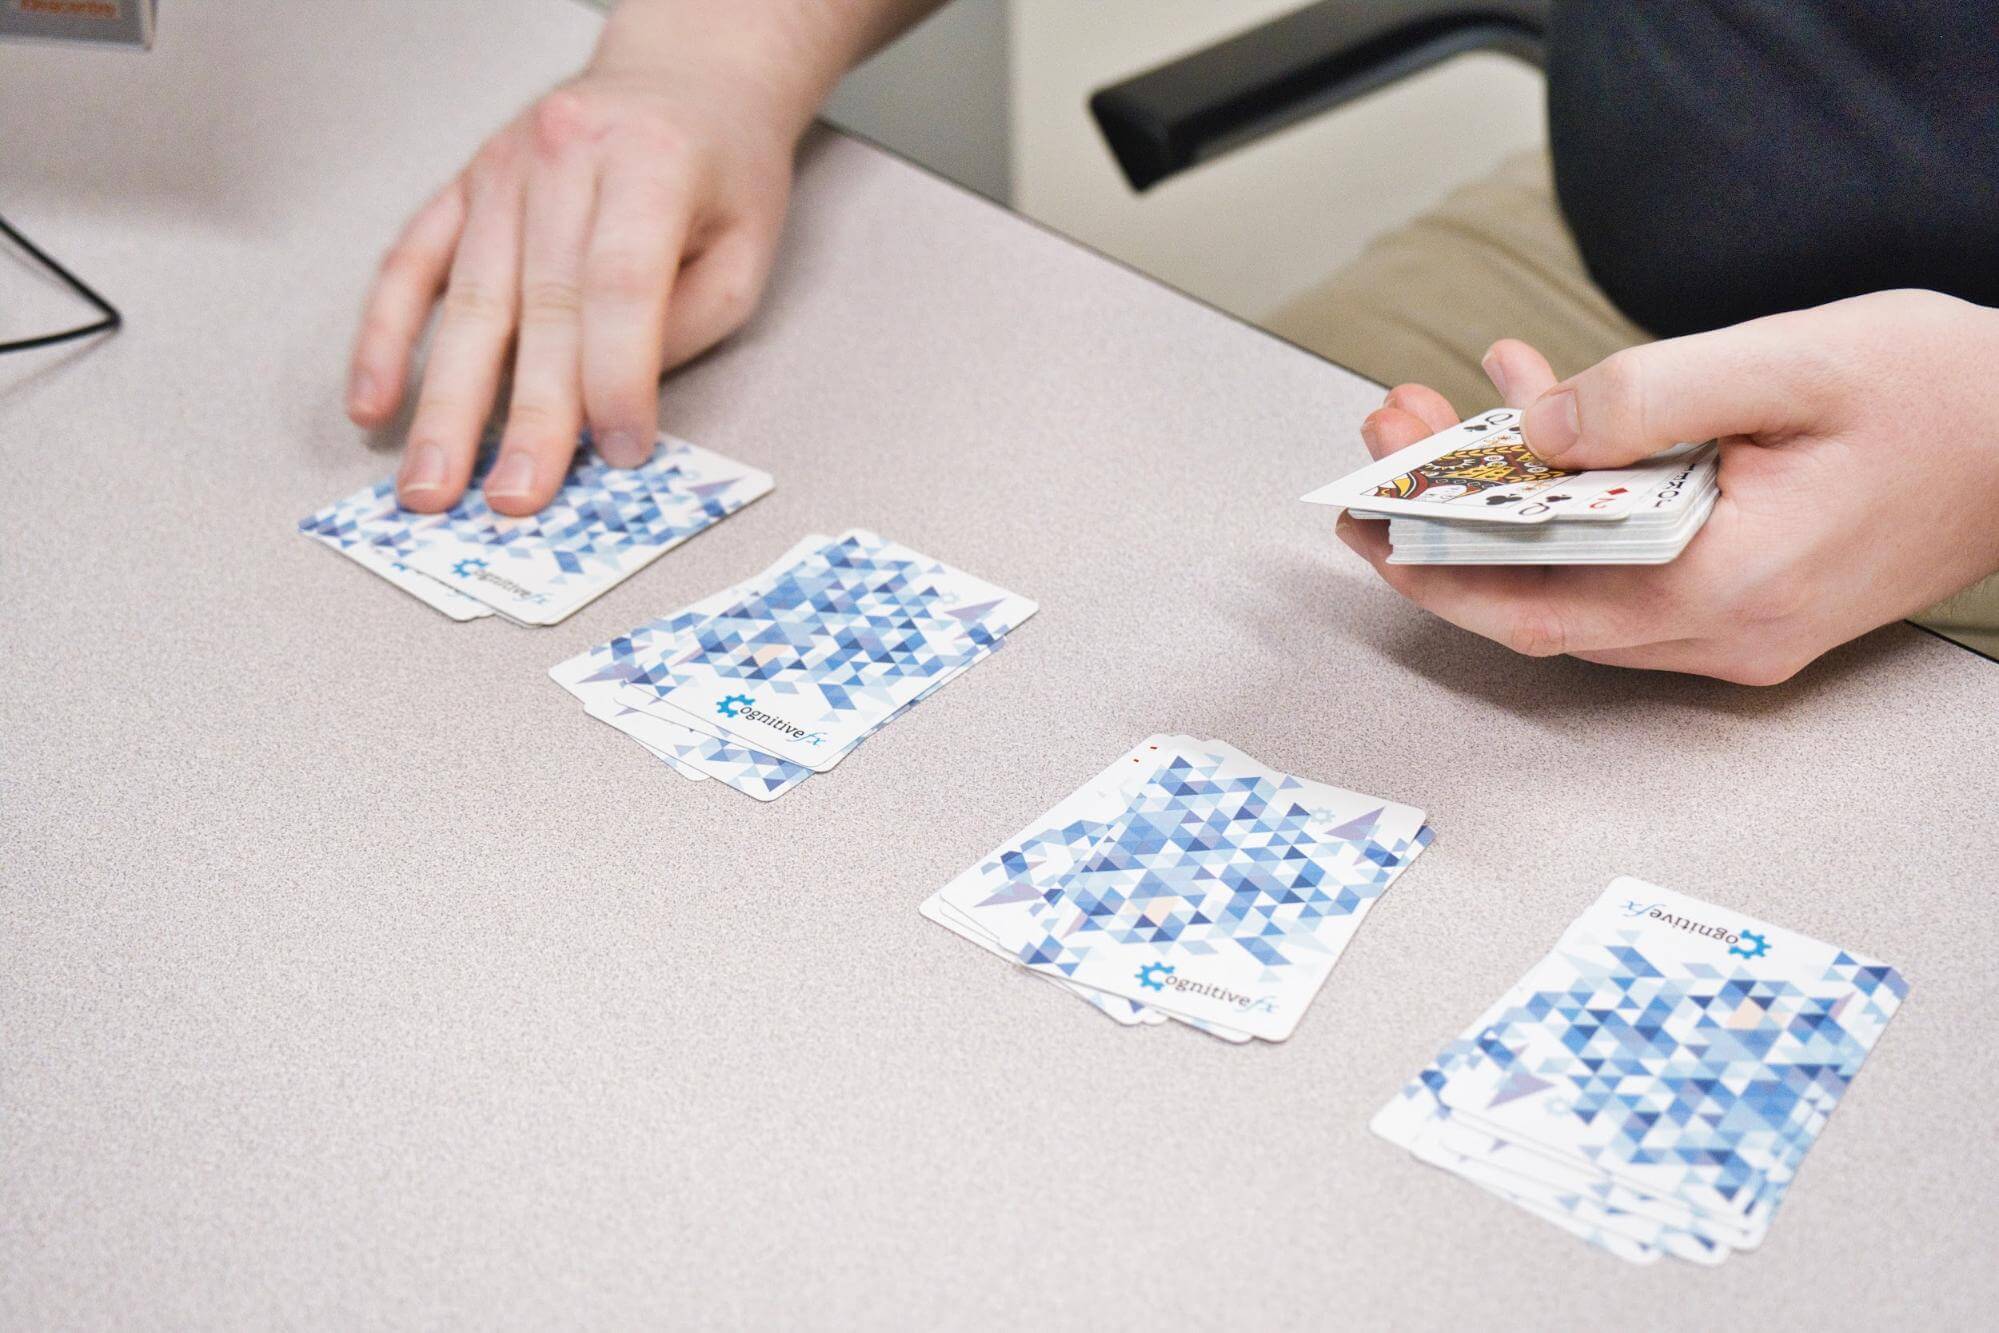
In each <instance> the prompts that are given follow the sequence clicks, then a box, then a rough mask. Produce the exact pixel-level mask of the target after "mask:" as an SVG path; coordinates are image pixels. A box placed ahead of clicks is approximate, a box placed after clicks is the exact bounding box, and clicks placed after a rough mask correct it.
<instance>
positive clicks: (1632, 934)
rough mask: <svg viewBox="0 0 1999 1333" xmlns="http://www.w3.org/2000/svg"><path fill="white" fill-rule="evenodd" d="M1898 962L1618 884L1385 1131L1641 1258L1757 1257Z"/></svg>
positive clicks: (1444, 1059) (1423, 1080)
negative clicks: (1751, 1253) (1752, 1253)
mask: <svg viewBox="0 0 1999 1333" xmlns="http://www.w3.org/2000/svg"><path fill="white" fill-rule="evenodd" d="M1907 990H1908V987H1907V984H1906V983H1905V982H1904V981H1903V980H1902V977H1901V974H1899V973H1898V972H1896V971H1895V969H1894V968H1892V967H1888V966H1886V965H1885V964H1882V963H1877V962H1874V961H1872V960H1870V959H1867V958H1864V957H1862V956H1860V955H1858V954H1853V953H1848V952H1847V951H1845V950H1843V949H1836V948H1834V947H1832V946H1831V945H1828V944H1821V943H1820V942H1819V941H1817V940H1813V939H1808V938H1806V937H1805V936H1803V935H1798V934H1794V933H1792V932H1790V931H1787V930H1782V929H1779V928H1778V927H1776V926H1772V925H1769V924H1767V923H1765V922H1761V921H1755V920H1751V919H1748V918H1745V917H1744V916H1743V915H1742V914H1741V913H1739V912H1731V911H1728V910H1727V909H1725V908H1721V907H1716V906H1714V905H1713V904H1711V903H1704V902H1700V901H1698V900H1697V899H1693V898H1689V897H1686V896H1685V895H1684V894H1679V893H1674V892H1672V891H1671V890H1668V889H1662V888H1658V887H1657V886H1655V885H1651V884H1647V883H1645V882H1644V881H1642V880H1636V879H1629V878H1625V879H1619V880H1616V881H1615V882H1613V883H1612V884H1611V886H1610V887H1609V888H1608V889H1607V890H1605V891H1604V894H1603V896H1602V897H1601V898H1599V899H1597V901H1596V903H1595V905H1594V906H1592V907H1591V908H1590V909H1589V910H1588V911H1587V912H1585V913H1584V914H1583V915H1582V916H1581V917H1579V918H1578V919H1577V920H1576V922H1575V924H1573V925H1572V926H1570V927H1569V929H1568V931H1567V933H1565V934H1564V935H1563V936H1562V938H1561V940H1560V942H1559V943H1557V944H1556V945H1555V948H1554V949H1553V951H1552V952H1550V953H1549V954H1548V956H1547V957H1545V958H1543V959H1542V960H1541V961H1540V962H1538V963H1536V964H1535V965H1534V966H1533V967H1532V968H1531V969H1529V971H1528V973H1527V975H1526V976H1524V977H1522V978H1521V979H1520V981H1519V982H1518V983H1517V984H1516V985H1515V986H1514V987H1513V989H1512V990H1511V991H1509V992H1507V994H1506V995H1505V996H1503V997H1502V998H1501V999H1500V1001H1499V1002H1498V1003H1497V1004H1495V1005H1493V1007H1492V1008H1491V1009H1489V1010H1487V1011H1486V1013H1485V1014H1484V1015H1482V1016H1481V1017H1480V1018H1479V1020H1478V1021H1477V1022H1475V1023H1473V1024H1472V1025H1471V1026H1470V1027H1469V1028H1466V1029H1465V1031H1464V1032H1463V1034H1462V1035H1460V1036H1459V1037H1458V1039H1457V1040H1456V1041H1454V1042H1452V1043H1451V1044H1450V1045H1449V1046H1447V1047H1445V1048H1444V1051H1443V1053H1442V1054H1441V1055H1439V1056H1438V1057H1437V1058H1436V1060H1435V1061H1434V1062H1433V1063H1431V1065H1430V1066H1429V1067H1428V1068H1427V1069H1425V1070H1423V1072H1422V1073H1420V1074H1418V1075H1417V1076H1416V1078H1415V1079H1414V1080H1413V1081H1412V1082H1411V1083H1410V1084H1409V1085H1408V1086H1407V1087H1405V1088H1404V1089H1403V1090H1402V1092H1401V1093H1400V1095H1398V1096H1397V1097H1396V1098H1395V1100H1394V1101H1392V1102H1390V1103H1389V1104H1388V1105H1387V1106H1386V1107H1384V1108H1382V1110H1381V1112H1380V1113H1379V1114H1378V1115H1376V1116H1375V1118H1374V1131H1375V1132H1376V1133H1377V1134H1380V1135H1381V1136H1382V1137H1383V1138H1386V1139H1388V1140H1389V1141H1390V1142H1392V1143H1395V1144H1398V1145H1400V1146H1401V1147H1404V1148H1407V1149H1408V1150H1409V1151H1410V1152H1412V1153H1413V1154H1414V1155H1415V1156H1416V1157H1417V1158H1419V1159H1420V1160H1422V1161H1425V1162H1429V1163H1431V1164H1432V1165H1435V1166H1440V1167H1442V1168H1444V1169H1445V1170H1447V1171H1452V1172H1455V1173H1456V1174H1458V1175H1461V1176H1463V1177H1464V1178H1465V1179H1467V1180H1470V1181H1472V1182H1473V1183H1474V1184H1477V1185H1480V1186H1483V1187H1484V1188H1485V1189H1487V1190H1490V1191H1491V1192H1493V1193H1494V1194H1497V1195H1498V1196H1499V1197H1500V1198H1502V1199H1505V1200H1507V1201H1508V1202H1510V1203H1514V1204H1517V1205H1518V1206H1520V1207H1521V1208H1523V1209H1525V1210H1526V1211H1528V1212H1530V1213H1533V1214H1534V1215H1535V1216H1537V1217H1541V1218H1545V1219H1547V1220H1548V1221H1550V1222H1554V1223H1556V1224H1557V1225H1559V1226H1561V1227H1563V1228H1565V1229H1567V1230H1569V1231H1572V1232H1574V1233H1575V1234H1576V1235H1578V1236H1581V1237H1583V1238H1584V1239H1586V1240H1588V1241H1590V1242H1592V1243H1593V1244H1596V1245H1598V1246H1601V1247H1602V1248H1604V1249H1606V1250H1609V1251H1610V1252H1612V1253H1613V1254H1617V1255H1619V1256H1621V1257H1623V1258H1625V1259H1629V1260H1632V1261H1633V1262H1637V1263H1647V1262H1651V1261H1652V1260H1655V1259H1657V1258H1658V1257H1659V1256H1660V1255H1661V1254H1670V1255H1674V1256H1676V1257H1678V1258H1681V1259H1686V1260H1690V1261H1692V1262H1695V1263H1703V1264H1714V1263H1720V1262H1721V1261H1722V1260H1723V1259H1724V1258H1726V1257H1727V1256H1728V1254H1729V1253H1730V1252H1731V1251H1733V1250H1744V1249H1750V1248H1753V1247H1754V1246H1756V1245H1757V1244H1759V1243H1760V1242H1761V1241H1762V1239H1763V1235H1764V1232H1765V1231H1766V1230H1768V1228H1769V1225H1770V1217H1771V1215H1772V1214H1773V1213H1774V1212H1775V1211H1776V1210H1777V1205H1778V1204H1779V1203H1781V1202H1782V1201H1783V1198H1784V1191H1785V1190H1786V1189H1787V1188H1788V1187H1789V1186H1790V1183H1791V1180H1792V1177H1793V1176H1794V1175H1795V1174H1796V1172H1797V1169H1798V1163H1799V1162H1800V1161H1801V1160H1802V1159H1803V1157H1804V1155H1805V1152H1806V1150H1807V1149H1808V1148H1810V1147H1811V1146H1812V1142H1813V1140H1815V1139H1816V1138H1817V1137H1818V1134H1819V1131H1820V1130H1821V1129H1823V1128H1824V1127H1825V1123H1826V1118H1827V1117H1828V1116H1829V1115H1830V1114H1831V1113H1832V1110H1833V1107H1834V1106H1836V1105H1837V1104H1838V1102H1839V1099H1840V1096H1841V1094H1842V1093H1844V1092H1845V1091H1846V1088H1847V1085H1848V1084H1849V1083H1851V1082H1852V1080H1853V1077H1854V1075H1855V1074H1856V1073H1858V1072H1859V1070H1860V1066H1861V1063H1862V1062H1863V1061H1864V1060H1865V1059H1866V1058H1867V1053H1868V1052H1869V1051H1870V1050H1871V1049H1873V1046H1874V1043H1875V1040H1876V1039H1877V1038H1879V1037H1880V1035H1881V1030H1882V1029H1883V1028H1884V1027H1885V1026H1886V1025H1887V1023H1888V1020H1889V1019H1890V1018H1891V1017H1893V1016H1894V1013H1895V1009H1896V1007H1897V1006H1898V1005H1899V1004H1900V1003H1901V1000H1902V997H1903V995H1904V994H1906V993H1907Z"/></svg>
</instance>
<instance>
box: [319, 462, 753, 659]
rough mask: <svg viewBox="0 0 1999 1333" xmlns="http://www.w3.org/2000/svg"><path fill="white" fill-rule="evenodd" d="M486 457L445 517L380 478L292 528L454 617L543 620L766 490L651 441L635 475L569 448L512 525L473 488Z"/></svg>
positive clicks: (562, 614) (725, 467)
mask: <svg viewBox="0 0 1999 1333" xmlns="http://www.w3.org/2000/svg"><path fill="white" fill-rule="evenodd" d="M491 461H492V450H491V448H490V442H489V447H488V448H487V449H486V450H485V451H483V453H482V456H481V459H480V465H479V467H478V468H477V469H475V471H474V473H473V476H472V483H471V485H470V486H469V487H468V488H467V489H466V492H465V496H464V498H463V499H461V500H460V501H459V502H458V503H457V504H456V505H455V506H453V507H452V508H451V509H449V510H447V511H445V512H444V513H441V514H417V513H412V512H411V511H409V510H407V509H403V508H401V507H400V506H399V505H397V503H396V489H395V482H394V480H393V479H390V480H384V481H381V482H378V483H376V484H375V485H373V486H369V487H366V488H364V489H362V490H360V491H356V492H355V493H354V494H353V495H350V496H348V497H347V498H346V499H344V500H340V501H337V502H335V503H333V504H330V505H328V506H327V507H326V508H324V509H322V510H320V511H319V512H318V513H316V514H313V515H311V516H309V517H307V518H303V519H300V520H299V525H298V526H299V531H301V532H303V533H305V534H306V535H307V536H308V537H312V538H314V539H316V540H318V541H320V542H323V543H325V544H326V545H328V546H330V547H332V548H333V549H334V550H336V551H339V552H340V553H341V554H342V555H345V556H347V557H348V558H349V559H351V560H353V561H355V562H356V563H357V564H359V565H361V566H362V567H363V568H365V569H370V570H373V571H374V572H375V573H377V574H379V575H381V576H382V577H383V578H384V579H386V580H388V581H389V582H390V583H392V584H394V585H395V586H396V587H398V588H401V589H402V590H403V591H404V592H407V593H409V594H411V595H412V596H414V597H416V598H417V599H418V600H419V601H421V602H423V603H424V604H425V605H427V606H430V607H432V608H434V609H436V610H438V611H442V612H443V613H444V614H445V615H447V616H450V617H451V618H452V619H453V620H474V619H478V618H480V617H482V616H490V615H492V614H494V613H495V612H498V613H499V614H500V615H502V616H504V617H506V618H507V619H508V620H511V621H513V622H515V623H516V624H520V625H553V624H555V623H557V622H558V621H561V620H563V619H565V618H566V617H568V616H569V615H571V614H572V613H574V612H575V611H576V610H577V609H578V608H579V607H582V606H583V605H585V604H586V603H588V602H590V601H593V600H594V599H596V598H597V597H598V596H600V595H602V594H603V593H605V592H607V591H609V590H610V589H612V588H614V587H616V586H617V585H618V584H620V583H622V582H624V581H625V580H626V579H628V578H630V577H631V576H632V575H633V574H636V573H637V572H638V571H639V570H641V569H643V568H645V566H647V565H649V564H651V563H652V562H653V561H654V560H656V559H658V558H659V557H660V556H662V555H664V554H665V553H666V552H667V551H669V550H671V549H673V548H674V547H676V546H678V545H680V543H682V542H684V541H686V540H687V539H688V538H689V537H692V536H693V535H694V534H695V533H697V532H700V531H701V530H702V529H704V528H706V527H709V526H710V525H711V524H713V523H715V522H717V521H718V520H720V519H723V518H726V517H727V516H729V515H730V514H733V513H735V512H736V510H738V509H741V508H742V507H743V506H744V505H746V504H748V503H749V502H750V501H752V500H755V499H757V498H759V497H760V496H762V495H765V494H767V493H768V492H769V491H770V488H771V479H770V474H769V473H766V472H759V471H757V470H756V469H755V468H753V467H748V466H746V465H744V464H742V463H738V462H736V461H735V460H733V459H729V458H724V457H722V456H721V455H720V454H715V453H710V452H709V451H708V450H706V449H702V448H698V447H697V446H695V445H692V444H688V443H687V442H686V441H684V440H676V439H672V438H670V437H667V436H661V437H660V441H659V443H658V445H657V446H656V448H655V449H654V451H653V456H652V458H651V459H649V460H648V461H647V462H646V463H644V464H643V465H642V466H639V467H635V468H614V467H611V466H610V465H608V464H606V463H604V462H601V461H599V460H598V459H597V458H596V457H595V456H594V455H592V454H591V453H590V452H589V450H588V449H587V448H585V449H581V450H579V451H578V453H577V456H576V461H575V462H574V464H573V465H572V466H571V467H570V470H569V475H568V477H567V478H566V479H565V480H564V481H563V484H562V489H561V490H560V491H558V492H557V493H556V495H555V498H554V499H552V500H550V501H549V503H548V506H547V507H546V508H544V509H543V510H542V511H541V512H540V513H538V514H530V515H528V516H526V517H524V518H511V517H508V516H507V515H505V514H499V513H495V512H494V511H493V510H492V509H491V508H490V507H489V506H488V505H487V504H486V500H485V497H484V496H483V495H481V494H480V493H479V482H480V480H481V479H482V478H483V476H484V474H485V471H486V468H487V467H488V466H490V464H491Z"/></svg>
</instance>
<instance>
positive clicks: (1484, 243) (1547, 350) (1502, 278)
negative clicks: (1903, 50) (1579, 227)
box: [1264, 152, 1999, 656]
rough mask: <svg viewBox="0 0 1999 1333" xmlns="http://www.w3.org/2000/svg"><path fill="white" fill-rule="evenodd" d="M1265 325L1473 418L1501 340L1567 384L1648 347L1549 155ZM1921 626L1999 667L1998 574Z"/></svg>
mask: <svg viewBox="0 0 1999 1333" xmlns="http://www.w3.org/2000/svg"><path fill="white" fill-rule="evenodd" d="M1264 323H1265V325H1266V326H1267V327H1269V328H1270V330H1271V331H1272V332H1274V333H1276V334H1278V335H1280V336H1281V337H1284V338H1288V339H1290V340H1291V341H1292V342H1295V343H1298V344H1299V345H1300V346H1303V347H1308V348H1310V349H1311V350H1312V351H1314V352H1317V353H1318V354H1319V355H1321V356H1324V357H1326V358H1328V359H1329V360H1332V361H1337V362H1338V363H1339V364H1341V365H1343V366H1346V367H1348V368H1349V369H1352V370H1356V371H1359V372H1360V373H1361V374H1363V375H1366V376H1367V377H1368V378H1370V379H1373V380H1376V381H1378V382H1380V383H1382V384H1398V383H1402V382H1405V381H1409V380H1415V381H1417V382H1419V383H1422V384H1427V385H1429V386H1431V387H1432V388H1434V389H1436V390H1438V391H1439V392H1441V393H1442V394H1443V395H1444V396H1445V397H1446V398H1448V399H1450V400H1451V405H1452V406H1454V407H1455V408H1457V409H1458V411H1459V412H1460V413H1462V414H1464V415H1467V416H1469V415H1470V414H1472V413H1474V412H1479V411H1483V410H1484V409H1486V408H1489V407H1494V406H1497V405H1498V402H1499V395H1498V394H1497V393H1495V392H1494V390H1493V388H1492V386H1491V384H1490V383H1488V382H1487V380H1486V378H1485V374H1484V372H1483V371H1481V370H1480V369H1479V364H1478V363H1479V358H1480V357H1481V356H1483V355H1484V354H1485V349H1486V348H1488V347H1490V346H1491V345H1492V344H1493V343H1494V342H1496V341H1497V340H1498V339H1500V338H1520V339H1524V340H1525V341H1527V342H1529V343H1532V344H1533V345H1534V346H1535V347H1537V348H1539V349H1540V350H1541V353H1542V355H1544V356H1546V357H1547V358H1548V361H1549V363H1550V364H1551V365H1553V366H1554V368H1555V373H1556V374H1557V375H1561V376H1569V375H1573V374H1575V373H1576V372H1578V371H1581V370H1585V369H1587V368H1588V367H1590V366H1592V365H1595V364H1596V363H1597V362H1598V361H1601V360H1602V359H1603V358H1604V357H1606V356H1609V355H1610V354H1611V353H1612V352H1615V351H1617V350H1618V349H1619V348H1623V347H1630V346H1633V345H1634V344H1637V343H1642V342H1649V341H1651V335H1649V334H1647V333H1646V332H1645V331H1644V330H1643V329H1641V328H1639V327H1638V326H1637V325H1636V324H1633V323H1632V322H1631V321H1630V320H1628V319H1626V318H1625V317H1624V316H1623V315H1621V314H1619V313H1618V311H1617V308H1616V307H1615V306H1613V305H1612V304H1611V303H1610V299H1609V298H1608V297H1606V296H1605V295H1604V294H1603V293H1602V292H1600V291H1598V290H1597V288H1596V284H1595V283H1593V282H1591V281H1590V278H1589V274H1588V272H1587V271H1586V270H1585V269H1584V268H1583V261H1582V256H1581V254H1579V253H1578V252H1577V250H1576V246H1575V242H1574V241H1573V240H1572V239H1571V238H1570V236H1569V232H1568V228H1567V227H1566V226H1565V225H1564V224H1563V222H1562V217H1561V213H1560V211H1559V210H1558V209H1557V207H1556V204H1555V190H1554V181H1553V177H1552V174H1551V171H1550V168H1549V165H1548V156H1547V154H1546V153H1544V152H1532V153H1523V154H1521V155H1520V156H1518V157H1515V158H1512V159H1511V160H1509V161H1508V162H1507V163H1506V164H1505V165H1504V166H1502V167H1501V168H1500V169H1499V170H1498V171H1497V172H1495V173H1493V174H1492V175H1491V176H1489V177H1487V178H1486V179H1484V180H1482V181H1478V182H1476V183H1475V184H1472V185H1469V186H1466V187H1465V188H1464V189H1461V190H1459V191H1458V192H1457V193H1455V194H1453V195H1452V196H1451V197H1450V198H1448V199H1446V200H1445V201H1444V202H1443V203H1442V204H1440V205H1438V206H1437V207H1436V208H1435V209H1433V210H1431V211H1430V212H1429V213H1426V214H1424V215H1423V216H1422V217H1419V218H1417V219H1416V220H1415V221H1414V222H1411V223H1410V224H1409V225H1407V226H1405V227H1403V228H1401V229H1400V230H1398V231H1394V232H1391V233H1389V234H1388V235H1386V236H1383V237H1381V238H1379V239H1378V240H1376V241H1375V242H1374V243H1373V244H1371V245H1369V246H1368V248H1367V249H1366V250H1365V251H1363V252H1362V254H1361V256H1360V258H1358V259H1356V260H1355V261H1354V262H1353V263H1352V264H1350V265H1348V266H1347V267H1346V268H1344V269H1342V270H1341V271H1340V272H1338V273H1335V274H1334V275H1333V276H1332V277H1330V278H1328V279H1327V280H1326V281H1325V282H1323V283H1321V284H1320V285H1319V286H1317V287H1314V288H1312V289H1311V290H1309V291H1307V292H1305V293H1303V294H1302V295H1300V296H1297V297H1295V298H1293V299H1292V300H1291V301H1290V302H1289V303H1288V304H1286V305H1285V306H1284V307H1282V308H1281V309H1279V310H1277V311H1276V312H1275V313H1273V314H1272V315H1271V316H1270V317H1269V318H1268V319H1266V320H1265V321H1264ZM1916 623H1917V624H1919V625H1923V626H1925V627H1927V628H1930V629H1933V630H1936V631H1937V632H1938V633H1940V634H1943V635H1946V636H1948V637H1950V638H1952V639H1955V640H1957V641H1958V642H1959V643H1962V644H1965V645H1966V646H1968V647H1971V648H1975V649H1977V650H1978V651H1980V652H1983V653H1986V654H1987V655H1990V656H1999V576H1995V577H1993V578H1989V579H1987V580H1985V582H1983V583H1981V584H1978V585H1977V586H1975V587H1972V588H1969V589H1967V590H1965V591H1964V592H1962V593H1959V594H1958V595H1957V596H1956V597H1953V598H1951V599H1950V600H1949V601H1947V602H1945V603H1943V604H1942V605H1941V606H1936V607H1932V608H1931V609H1930V610H1929V611H1928V612H1927V613H1925V614H1924V615H1923V616H1921V617H1919V618H1918V619H1917V621H1916Z"/></svg>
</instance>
